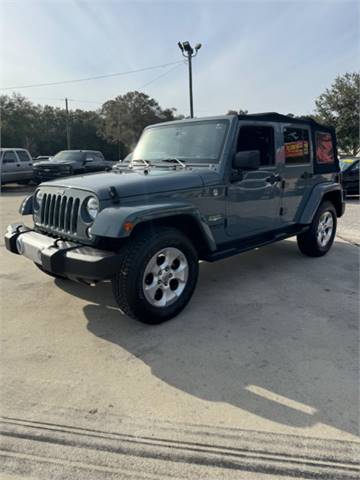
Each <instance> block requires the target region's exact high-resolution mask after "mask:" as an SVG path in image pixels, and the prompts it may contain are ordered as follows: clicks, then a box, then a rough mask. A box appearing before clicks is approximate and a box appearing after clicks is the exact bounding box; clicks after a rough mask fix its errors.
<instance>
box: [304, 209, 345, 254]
mask: <svg viewBox="0 0 360 480" xmlns="http://www.w3.org/2000/svg"><path fill="white" fill-rule="evenodd" d="M336 225H337V216H336V210H335V207H334V205H333V204H332V203H331V202H323V203H322V204H321V205H320V207H319V209H318V211H317V212H316V214H315V216H314V219H313V221H312V223H311V226H310V228H309V230H307V231H306V232H304V233H301V234H300V235H298V236H297V243H298V247H299V249H300V251H301V253H303V254H304V255H307V256H309V257H322V256H323V255H325V254H326V253H327V252H328V251H329V250H330V248H331V246H332V244H333V242H334V238H335V234H336Z"/></svg>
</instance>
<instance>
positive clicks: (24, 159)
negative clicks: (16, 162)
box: [16, 150, 31, 162]
mask: <svg viewBox="0 0 360 480" xmlns="http://www.w3.org/2000/svg"><path fill="white" fill-rule="evenodd" d="M16 153H17V154H18V157H19V158H20V160H21V161H22V162H30V161H31V158H30V156H29V155H28V153H27V152H25V151H24V150H16Z"/></svg>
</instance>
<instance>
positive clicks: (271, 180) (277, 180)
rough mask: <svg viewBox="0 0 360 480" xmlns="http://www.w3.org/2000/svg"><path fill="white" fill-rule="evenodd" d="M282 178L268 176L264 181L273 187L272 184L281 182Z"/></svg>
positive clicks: (279, 176)
mask: <svg viewBox="0 0 360 480" xmlns="http://www.w3.org/2000/svg"><path fill="white" fill-rule="evenodd" d="M282 179H283V178H282V176H281V175H270V176H269V177H266V178H265V181H266V182H267V183H270V184H271V185H274V183H278V182H281V181H282Z"/></svg>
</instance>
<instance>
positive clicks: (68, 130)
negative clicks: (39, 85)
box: [65, 98, 70, 150]
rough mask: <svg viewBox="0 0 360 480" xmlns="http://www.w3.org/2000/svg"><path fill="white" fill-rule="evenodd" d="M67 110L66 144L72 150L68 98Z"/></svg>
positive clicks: (66, 101)
mask: <svg viewBox="0 0 360 480" xmlns="http://www.w3.org/2000/svg"><path fill="white" fill-rule="evenodd" d="M65 112H66V117H65V118H66V146H67V149H68V150H70V122H69V104H68V99H67V98H65Z"/></svg>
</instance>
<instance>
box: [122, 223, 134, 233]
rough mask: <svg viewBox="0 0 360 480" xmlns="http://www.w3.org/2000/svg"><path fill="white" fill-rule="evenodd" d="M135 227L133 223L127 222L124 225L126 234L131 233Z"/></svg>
mask: <svg viewBox="0 0 360 480" xmlns="http://www.w3.org/2000/svg"><path fill="white" fill-rule="evenodd" d="M134 226H135V225H134V224H133V223H131V222H126V223H124V225H123V227H124V230H125V232H126V233H129V232H131V230H132V229H133V228H134Z"/></svg>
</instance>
